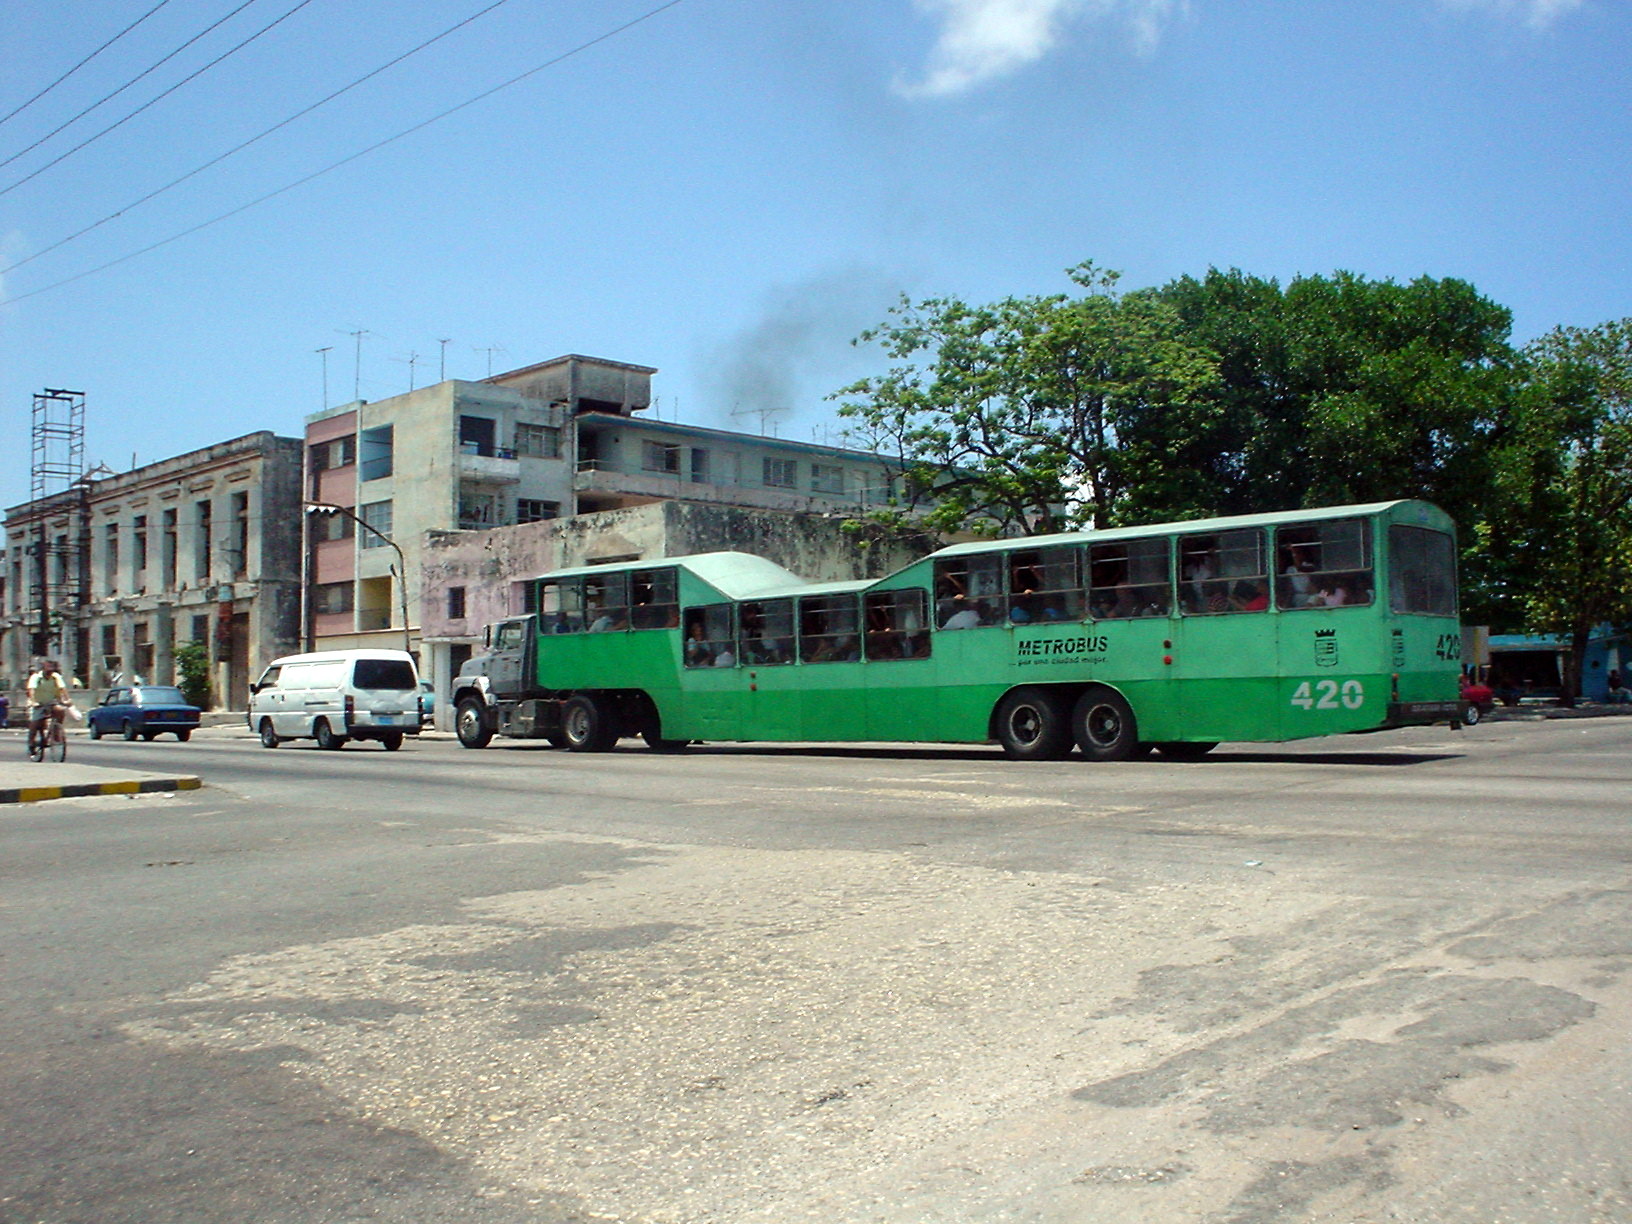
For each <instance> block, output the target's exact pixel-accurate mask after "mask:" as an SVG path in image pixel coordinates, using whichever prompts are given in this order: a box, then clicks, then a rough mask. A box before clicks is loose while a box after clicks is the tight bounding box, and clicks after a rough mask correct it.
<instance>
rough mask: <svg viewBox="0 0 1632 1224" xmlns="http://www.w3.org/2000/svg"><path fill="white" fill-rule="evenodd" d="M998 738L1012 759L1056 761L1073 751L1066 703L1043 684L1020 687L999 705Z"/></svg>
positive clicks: (1005, 752)
mask: <svg viewBox="0 0 1632 1224" xmlns="http://www.w3.org/2000/svg"><path fill="white" fill-rule="evenodd" d="M997 742H998V743H1000V744H1002V745H1003V753H1004V755H1005V756H1007V757H1008V758H1009V759H1010V760H1011V761H1057V760H1059V759H1060V758H1061V757H1063V756H1065V755H1066V754H1067V753H1068V752H1070V751H1071V724H1070V723H1069V722H1068V721H1067V719H1066V716H1065V703H1064V702H1063V701H1061V700H1060V698H1059V697H1057V696H1055V695H1054V694H1053V693H1051V692H1049V691H1048V690H1047V689H1041V688H1018V689H1015V690H1014V691H1013V692H1012V693H1010V694H1008V695H1007V696H1006V697H1004V698H1003V700H1002V701H1001V702H999V703H998V706H997Z"/></svg>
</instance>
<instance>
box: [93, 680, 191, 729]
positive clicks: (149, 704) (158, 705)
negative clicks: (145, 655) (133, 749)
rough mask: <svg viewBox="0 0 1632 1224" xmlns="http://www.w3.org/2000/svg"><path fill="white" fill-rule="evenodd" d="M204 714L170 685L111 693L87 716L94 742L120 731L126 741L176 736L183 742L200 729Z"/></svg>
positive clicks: (140, 686)
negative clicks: (200, 721)
mask: <svg viewBox="0 0 1632 1224" xmlns="http://www.w3.org/2000/svg"><path fill="white" fill-rule="evenodd" d="M200 714H201V711H200V710H199V708H198V707H197V706H195V705H193V704H192V703H191V702H189V701H188V700H187V699H186V698H185V697H183V696H182V695H181V690H180V689H179V688H176V687H175V686H173V685H169V684H132V685H126V686H124V687H121V688H113V689H109V690H108V695H107V696H106V697H104V698H102V701H101V703H100V704H98V705H94V706H92V707H91V708H90V711H89V712H88V713H87V714H86V715H85V722H86V730H87V731H88V732H89V734H90V737H91V738H92V739H101V738H102V737H103V736H104V735H112V734H114V733H115V732H118V733H119V734H120V735H122V736H124V737H125V738H126V739H127V740H133V739H135V738H136V737H137V736H141V737H142V738H143V739H144V740H151V739H153V738H154V737H156V736H159V735H164V734H170V735H174V736H175V737H176V738H177V739H178V740H180V741H181V742H182V743H186V742H187V740H188V739H189V738H191V736H192V734H193V732H194V731H195V730H197V728H198V720H199V716H200Z"/></svg>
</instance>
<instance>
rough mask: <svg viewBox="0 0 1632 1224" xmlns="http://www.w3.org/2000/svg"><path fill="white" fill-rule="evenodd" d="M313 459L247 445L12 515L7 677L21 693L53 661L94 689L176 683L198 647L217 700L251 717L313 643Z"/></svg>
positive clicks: (79, 490)
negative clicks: (305, 620) (277, 666)
mask: <svg viewBox="0 0 1632 1224" xmlns="http://www.w3.org/2000/svg"><path fill="white" fill-rule="evenodd" d="M302 449H303V447H302V443H301V440H300V439H299V438H280V437H276V436H274V435H273V434H272V433H271V432H268V431H263V432H259V433H253V434H247V435H245V436H244V437H241V438H235V439H233V440H231V441H229V442H222V443H219V444H217V445H215V446H209V447H205V448H204V449H202V450H196V451H192V452H190V453H188V454H185V455H178V456H176V457H175V458H172V459H165V460H162V461H160V462H158V463H150V464H147V465H146V466H143V467H139V468H136V469H134V470H132V471H129V472H122V473H118V474H115V475H109V476H106V477H103V478H101V479H94V478H85V479H82V480H80V481H78V482H77V483H76V484H75V486H74V487H73V488H71V489H69V490H66V491H64V492H61V493H56V494H53V495H51V496H49V497H46V498H42V499H39V500H37V501H33V502H26V503H24V504H22V505H20V506H14V507H12V508H11V509H10V510H8V511H7V512H6V556H7V558H8V568H7V575H6V581H5V583H4V592H5V594H4V604H3V605H0V608H3V611H0V627H3V629H4V633H3V649H4V651H5V656H4V660H3V663H0V671H4V672H5V674H6V677H7V679H8V680H10V681H11V682H13V683H16V682H17V678H18V677H19V676H26V675H27V673H28V670H29V666H30V663H31V661H32V659H33V658H34V657H35V656H37V655H42V654H44V655H50V656H53V657H56V658H57V659H58V660H59V661H60V662H61V663H62V665H63V670H64V673H65V674H69V673H71V674H72V675H73V676H74V677H75V678H77V679H79V680H80V681H81V682H82V683H83V684H84V685H85V686H87V687H91V688H97V687H101V686H103V685H107V684H110V683H113V682H115V680H116V679H117V678H119V677H130V678H134V677H136V676H140V677H142V678H143V679H144V680H146V681H148V682H150V683H155V684H158V683H171V682H173V681H174V680H175V679H176V669H175V648H176V647H177V646H178V645H180V644H183V643H186V642H199V643H202V644H205V645H206V646H207V647H208V649H209V653H210V659H211V661H212V662H213V664H214V677H213V679H214V686H215V699H216V701H217V702H218V703H220V704H222V705H225V706H226V707H227V708H231V709H242V708H243V703H244V701H245V698H246V696H247V692H248V684H249V681H250V679H251V678H252V673H253V672H255V671H256V670H258V669H259V668H260V667H261V666H263V665H264V664H265V663H266V661H267V660H268V659H270V658H273V657H275V656H276V655H278V654H282V653H285V652H287V651H289V650H292V649H294V648H295V647H296V646H297V645H298V643H299V640H300V621H299V607H300V589H301V587H300V561H301V551H300V526H299V524H300V499H301V488H300V478H301V460H302Z"/></svg>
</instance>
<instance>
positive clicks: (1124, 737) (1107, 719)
mask: <svg viewBox="0 0 1632 1224" xmlns="http://www.w3.org/2000/svg"><path fill="white" fill-rule="evenodd" d="M1071 733H1072V735H1073V736H1074V737H1075V738H1076V741H1077V746H1078V747H1079V748H1081V749H1082V755H1083V756H1085V757H1087V758H1088V759H1089V760H1090V761H1125V760H1127V759H1128V758H1129V757H1131V756H1134V755H1135V754H1136V753H1137V752H1138V749H1139V747H1140V745H1139V725H1138V723H1136V722H1135V721H1134V717H1133V710H1132V708H1131V707H1130V706H1129V705H1128V703H1127V702H1126V701H1124V700H1123V699H1122V694H1120V693H1118V692H1116V691H1114V690H1113V689H1108V688H1091V689H1089V690H1087V691H1086V692H1085V693H1083V695H1082V696H1081V697H1078V698H1077V705H1076V708H1075V709H1074V710H1072V712H1071Z"/></svg>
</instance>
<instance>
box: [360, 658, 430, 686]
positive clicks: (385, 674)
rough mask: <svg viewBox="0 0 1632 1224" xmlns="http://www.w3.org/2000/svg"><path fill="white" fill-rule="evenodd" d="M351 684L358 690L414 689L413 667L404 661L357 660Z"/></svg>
mask: <svg viewBox="0 0 1632 1224" xmlns="http://www.w3.org/2000/svg"><path fill="white" fill-rule="evenodd" d="M352 683H353V684H355V685H356V686H357V687H358V688H360V689H416V688H418V687H419V684H418V681H417V680H416V679H415V677H414V665H413V664H412V663H410V662H408V661H407V660H406V659H358V660H357V666H356V669H355V670H354V671H353V672H352Z"/></svg>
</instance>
